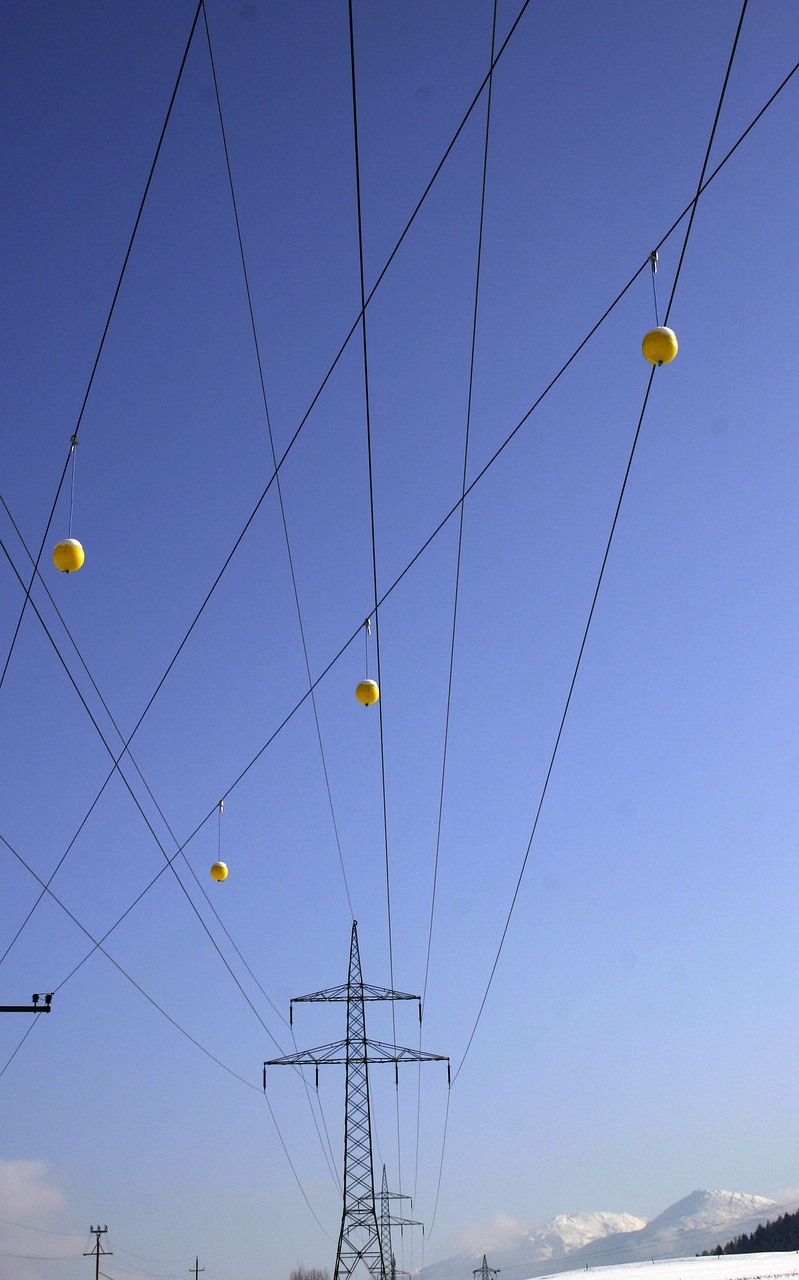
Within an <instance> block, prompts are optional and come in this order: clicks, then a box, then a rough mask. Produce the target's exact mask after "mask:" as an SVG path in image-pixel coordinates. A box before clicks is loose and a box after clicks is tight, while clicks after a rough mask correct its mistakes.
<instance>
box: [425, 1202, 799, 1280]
mask: <svg viewBox="0 0 799 1280" xmlns="http://www.w3.org/2000/svg"><path fill="white" fill-rule="evenodd" d="M798 1206H799V1201H790V1202H789V1203H786V1204H783V1203H780V1202H778V1201H775V1200H769V1199H767V1198H766V1197H764V1196H755V1195H749V1194H746V1193H744V1192H738V1191H706V1190H701V1189H700V1190H695V1191H692V1192H690V1193H689V1194H688V1195H687V1196H683V1197H682V1199H680V1200H677V1201H675V1203H674V1204H672V1205H669V1206H668V1207H667V1208H666V1209H664V1210H663V1211H662V1212H661V1213H659V1214H657V1215H656V1216H655V1217H654V1218H651V1219H649V1220H647V1219H646V1218H642V1217H639V1216H638V1215H636V1214H631V1213H611V1212H603V1211H589V1212H585V1213H577V1214H558V1215H556V1217H554V1218H552V1219H550V1220H549V1221H548V1222H545V1223H543V1224H541V1225H535V1226H530V1227H524V1226H522V1225H521V1224H520V1223H518V1222H514V1221H513V1220H512V1219H509V1218H499V1219H498V1220H497V1222H496V1223H495V1224H493V1225H492V1226H491V1227H487V1228H486V1229H485V1230H484V1233H483V1234H484V1236H485V1239H484V1240H483V1244H482V1247H480V1246H479V1245H478V1239H479V1230H478V1229H472V1230H471V1231H470V1232H469V1235H470V1236H471V1240H470V1245H472V1247H471V1248H466V1249H464V1250H462V1251H461V1252H460V1253H458V1254H455V1255H454V1256H452V1257H450V1258H445V1259H442V1260H441V1261H439V1262H436V1263H433V1264H432V1265H431V1266H429V1267H425V1268H424V1280H472V1272H473V1271H475V1270H479V1269H480V1266H481V1263H482V1259H483V1255H484V1254H485V1255H486V1258H487V1262H488V1265H489V1266H490V1267H492V1268H494V1269H496V1270H499V1271H504V1272H512V1273H513V1274H512V1275H508V1276H506V1280H526V1278H527V1277H537V1276H542V1275H554V1274H557V1273H558V1272H561V1271H573V1270H577V1269H578V1268H579V1269H590V1268H591V1267H595V1266H615V1265H619V1264H623V1263H627V1262H642V1261H650V1260H654V1259H656V1258H658V1259H667V1258H676V1257H685V1256H693V1255H695V1254H697V1253H699V1252H701V1251H702V1250H703V1249H711V1248H713V1247H714V1246H715V1245H716V1244H718V1243H722V1244H723V1243H724V1242H725V1240H726V1239H728V1238H729V1235H735V1234H739V1233H740V1232H742V1231H751V1230H752V1229H753V1228H755V1227H756V1226H757V1225H758V1224H759V1223H760V1222H766V1221H768V1220H773V1219H774V1218H776V1217H777V1216H779V1215H780V1214H781V1213H785V1212H788V1211H792V1210H793V1209H795V1208H797V1207H798ZM727 1233H729V1235H728V1234H727ZM475 1245H477V1246H478V1247H476V1248H475V1247H474V1246H475Z"/></svg>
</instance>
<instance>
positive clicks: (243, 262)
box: [201, 0, 355, 919]
mask: <svg viewBox="0 0 799 1280" xmlns="http://www.w3.org/2000/svg"><path fill="white" fill-rule="evenodd" d="M201 3H202V11H203V22H204V23H205V35H206V40H207V42H208V58H209V61H210V64H211V75H212V77H213V82H214V95H215V98H216V110H217V115H218V116H219V131H220V134H221V136H222V147H223V149H224V152H225V166H226V168H227V177H228V185H229V187H230V200H231V204H232V206H233V218H234V221H235V224H236V238H237V240H238V246H239V257H240V258H241V270H242V275H243V277H244V291H245V293H246V296H247V310H248V312H249V317H250V328H251V330H252V340H253V346H254V348H255V359H256V363H257V365H258V379H259V382H260V386H261V399H262V401H263V406H264V417H265V418H266V427H267V432H268V435H269V449H270V452H271V454H272V466H273V468H274V477H275V487H276V489H277V500H278V505H279V507H280V519H281V522H282V524H283V536H284V538H285V542H286V555H287V557H288V565H289V573H290V575H291V587H292V591H293V593H294V605H295V608H296V611H297V625H298V627H299V632H300V641H301V643H302V654H303V660H304V662H305V670H306V673H307V676H308V692H309V694H310V695H311V707H312V710H313V718H314V724H315V725H316V736H317V739H318V742H319V755H320V757H321V761H322V772H323V774H324V779H325V788H326V790H327V801H328V805H329V808H330V820H331V822H332V824H333V835H334V838H335V842H336V849H337V851H338V860H339V865H340V867H341V875H342V879H343V881H344V892H345V894H346V896H347V905H348V907H349V911H350V919H354V917H355V912H354V910H353V906H352V898H351V897H350V887H349V884H348V882H347V872H346V869H345V867H344V854H343V852H342V849H341V839H340V837H339V829H338V823H337V822H336V812H335V808H334V806H333V792H332V790H331V787H330V776H329V774H328V769H327V759H326V756H325V749H324V745H323V742H322V728H321V725H320V723H319V709H318V707H317V705H316V695H315V693H314V690H313V676H312V675H311V663H310V659H309V657H308V644H307V642H306V639H305V626H304V624H303V618H302V609H301V607H300V594H299V590H298V587H297V575H296V573H295V571H294V557H293V555H292V553H291V542H290V539H289V528H288V522H287V520H286V508H285V504H284V502H283V487H282V485H281V483H280V475H279V474H278V473H279V467H278V461H277V453H276V451H275V441H274V436H273V433H272V419H271V415H270V413H269V404H268V401H267V395H266V380H265V377H264V368H263V361H262V359H261V347H260V343H259V341H258V331H257V328H256V325H255V311H254V309H253V302H252V293H251V290H250V277H249V273H248V271H247V260H246V258H245V256H244V240H243V238H242V234H241V223H240V221H239V210H238V203H237V201H236V191H235V188H234V186H233V170H232V169H231V165H230V153H229V151H228V145H227V134H226V132H225V122H224V120H223V117H222V102H221V100H220V97H219V83H218V81H217V75H216V64H215V62H214V51H213V48H212V47H211V32H210V30H209V27H208V14H207V11H206V8H205V3H204V0H201Z"/></svg>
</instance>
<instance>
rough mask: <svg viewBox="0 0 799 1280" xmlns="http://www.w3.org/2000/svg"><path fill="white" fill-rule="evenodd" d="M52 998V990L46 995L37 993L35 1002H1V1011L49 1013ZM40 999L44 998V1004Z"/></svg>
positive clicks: (34, 998)
mask: <svg viewBox="0 0 799 1280" xmlns="http://www.w3.org/2000/svg"><path fill="white" fill-rule="evenodd" d="M52 998H53V993H52V991H51V992H49V994H48V995H46V996H42V995H39V994H35V995H34V996H33V1004H0V1013H49V1012H50V1001H51V1000H52ZM40 1000H44V1004H39V1001H40Z"/></svg>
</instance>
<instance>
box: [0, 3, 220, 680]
mask: <svg viewBox="0 0 799 1280" xmlns="http://www.w3.org/2000/svg"><path fill="white" fill-rule="evenodd" d="M201 5H202V0H200V2H199V4H198V5H197V9H196V11H195V14H194V20H193V22H192V24H191V30H190V32H189V38H188V40H187V41H186V47H185V49H184V50H183V57H182V59H181V62H180V69H179V71H178V75H177V79H176V81H175V87H174V88H173V90H172V96H171V98H170V99H169V106H168V107H167V112H166V116H165V117H164V123H163V126H162V128H161V134H160V137H159V139H158V145H157V146H156V149H155V155H154V156H153V161H152V164H151V165H150V172H149V174H148V175H147V182H146V183H145V187H144V194H143V195H142V198H141V203H140V204H139V211H138V213H137V214H136V221H135V222H134V224H133V231H132V232H131V235H130V240H129V241H128V247H127V250H126V253H125V257H124V259H123V262H122V270H121V271H120V273H119V278H118V280H117V285H116V288H115V290H114V296H113V298H112V299H111V306H110V308H109V311H108V316H107V319H106V322H105V326H104V328H103V332H102V336H101V338H100V345H99V347H98V348H97V354H96V356H95V358H94V364H93V365H92V370H91V373H90V374H89V381H88V384H87V386H86V391H85V393H84V396H83V402H82V404H81V406H80V412H79V414H78V420H77V423H76V425H75V429H74V431H73V432H72V436H71V438H70V445H69V453H68V454H67V458H66V462H65V463H64V467H63V470H62V472H61V478H60V479H59V481H58V486H57V488H56V494H55V497H54V499H53V505H52V507H51V508H50V515H49V516H48V518H47V525H46V527H45V530H44V534H43V535H42V541H41V544H40V546H39V551H38V553H37V556H36V562H35V564H34V567H33V572H32V574H31V578H30V582H29V583H28V586H27V588H26V590H25V598H24V600H23V601H22V608H21V610H20V613H19V617H18V618H17V625H16V627H15V628H14V634H13V636H12V638H11V645H10V647H9V650H8V654H7V655H6V660H5V664H4V666H3V671H2V674H0V689H2V687H3V682H4V680H5V678H6V672H7V671H8V665H9V663H10V662H11V655H12V653H13V652H14V646H15V645H16V643H17V637H18V635H19V630H20V627H21V626H22V619H23V618H24V616H25V610H26V608H27V606H28V601H29V599H30V593H31V589H32V587H33V584H34V582H35V580H36V571H37V569H38V567H39V561H40V560H41V558H42V553H43V551H44V544H45V542H46V541H47V535H48V533H49V532H50V526H51V524H52V523H53V517H54V515H55V509H56V506H57V505H58V499H59V496H60V494H61V489H62V488H63V485H64V480H65V479H66V474H67V468H68V467H69V462H70V459H71V458H72V455H73V452H74V449H75V445H76V444H77V439H78V432H79V431H80V426H81V423H82V421H83V414H84V412H85V410H86V405H87V403H88V400H89V395H90V393H91V389H92V385H93V383H94V376H95V374H96V372H97V366H98V365H99V363H100V356H101V355H102V353H103V347H104V346H105V340H106V337H107V335H108V330H109V328H110V327H111V318H112V316H113V314H114V308H115V307H116V304H117V298H118V297H119V293H120V290H121V288H122V281H123V279H124V276H125V271H126V269H127V265H128V262H129V260H130V255H131V252H132V250H133V242H134V240H135V239H136V232H137V231H138V229H139V223H140V222H141V217H142V214H143V212H144V205H145V202H146V200H147V195H148V192H149V190H150V184H151V182H152V180H153V174H154V173H155V166H156V164H157V163H158V157H159V155H160V154H161V145H162V143H163V141H164V137H165V136H166V130H167V126H168V124H169V118H170V116H171V114H172V108H173V106H174V104H175V99H176V97H177V93H178V88H179V87H180V81H181V78H182V76H183V68H184V67H185V65H186V59H187V58H188V56H189V49H190V48H191V42H192V40H193V38H194V29H195V27H196V26H197V19H198V18H199V16H200V7H201Z"/></svg>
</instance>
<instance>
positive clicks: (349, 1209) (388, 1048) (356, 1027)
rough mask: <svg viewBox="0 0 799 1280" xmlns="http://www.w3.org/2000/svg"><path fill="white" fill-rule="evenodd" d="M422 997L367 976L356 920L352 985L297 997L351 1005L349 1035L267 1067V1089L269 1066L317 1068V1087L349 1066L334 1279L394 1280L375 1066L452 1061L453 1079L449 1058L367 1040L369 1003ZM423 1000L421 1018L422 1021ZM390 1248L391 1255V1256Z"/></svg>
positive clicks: (349, 981)
mask: <svg viewBox="0 0 799 1280" xmlns="http://www.w3.org/2000/svg"><path fill="white" fill-rule="evenodd" d="M418 999H419V997H418V996H412V995H408V994H406V993H405V992H403V991H392V990H390V989H389V988H388V987H376V986H373V985H372V984H371V983H366V982H364V981H363V979H362V977H361V957H360V953H359V951H358V924H357V921H355V920H353V922H352V935H351V938H350V963H349V972H348V976H347V981H346V983H344V984H341V985H339V986H336V987H327V988H326V989H325V990H323V991H314V992H313V993H312V994H310V995H307V996H295V997H294V999H293V1000H292V1001H291V1005H290V1013H291V1010H292V1009H293V1006H294V1005H295V1004H299V1003H313V1004H322V1003H329V1002H331V1001H341V1002H342V1003H343V1002H345V1001H346V1005H347V1036H346V1039H344V1040H337V1041H336V1042H335V1043H334V1044H325V1045H320V1046H319V1047H318V1048H316V1049H305V1050H302V1051H300V1052H298V1053H293V1054H287V1055H286V1056H285V1057H282V1058H271V1059H270V1060H268V1061H267V1062H265V1063H264V1090H266V1068H267V1067H277V1066H300V1067H301V1066H313V1067H315V1068H316V1073H317V1083H318V1079H319V1067H320V1066H334V1065H336V1064H339V1065H343V1066H345V1067H346V1076H345V1080H346V1083H345V1109H344V1195H343V1208H342V1214H341V1230H340V1232H339V1238H338V1246H337V1249H336V1266H335V1271H334V1280H349V1277H350V1276H351V1275H352V1273H353V1272H354V1271H355V1268H356V1267H357V1265H358V1263H359V1262H362V1263H363V1264H364V1265H365V1266H366V1268H367V1269H368V1271H369V1273H370V1275H371V1276H372V1277H373V1278H374V1280H390V1277H391V1268H392V1264H393V1263H392V1258H391V1254H390V1240H389V1243H388V1245H387V1246H386V1245H384V1239H383V1233H382V1232H381V1229H380V1227H379V1226H378V1221H377V1210H376V1207H375V1184H374V1166H373V1162H372V1129H371V1120H370V1111H369V1066H370V1064H372V1063H393V1064H394V1071H395V1073H397V1072H398V1066H399V1063H401V1062H446V1064H447V1079H448V1080H449V1058H447V1057H444V1056H443V1055H442V1054H437V1053H425V1052H423V1051H422V1050H421V1049H407V1048H404V1047H403V1046H401V1045H396V1044H384V1043H383V1042H381V1041H380V1040H369V1039H367V1036H366V1013H365V1009H364V1005H365V1002H366V1001H367V1000H418ZM421 1016H422V1013H421V1002H420V1004H419V1020H420V1022H421ZM386 1247H388V1250H389V1256H388V1257H386Z"/></svg>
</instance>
